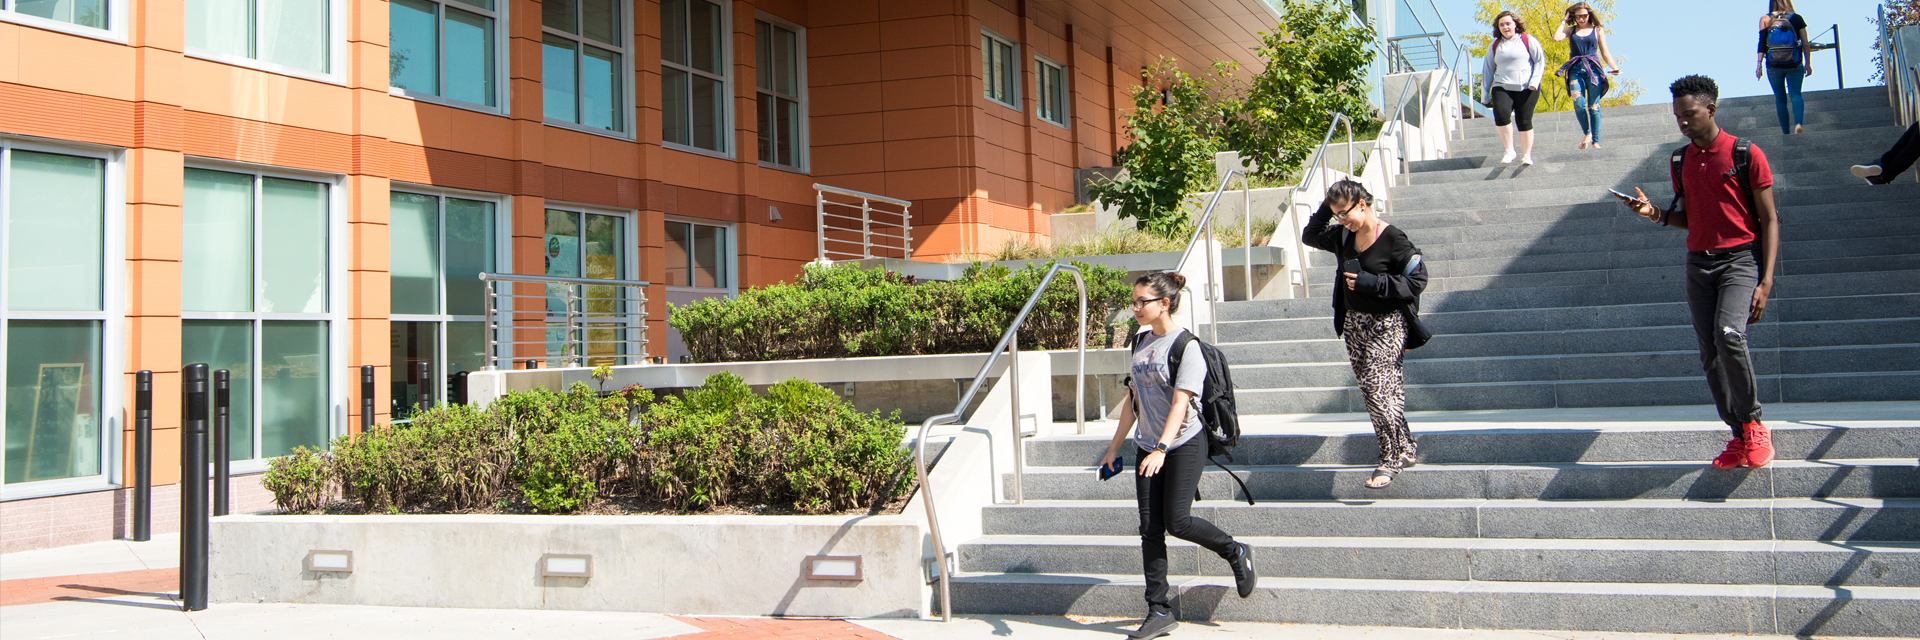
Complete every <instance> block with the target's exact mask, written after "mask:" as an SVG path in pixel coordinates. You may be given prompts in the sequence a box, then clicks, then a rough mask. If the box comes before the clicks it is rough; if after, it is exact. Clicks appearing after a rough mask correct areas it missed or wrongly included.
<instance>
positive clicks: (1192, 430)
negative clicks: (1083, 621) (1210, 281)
mask: <svg viewBox="0 0 1920 640" xmlns="http://www.w3.org/2000/svg"><path fill="white" fill-rule="evenodd" d="M1186 286H1187V278H1186V276H1183V275H1180V274H1177V273H1165V272H1159V271H1156V272H1153V273H1149V274H1147V275H1144V276H1140V279H1139V280H1136V281H1134V283H1133V319H1134V321H1135V322H1138V323H1140V326H1142V327H1149V328H1151V330H1150V331H1141V332H1140V333H1138V334H1136V335H1134V337H1133V339H1132V342H1131V343H1130V344H1131V345H1132V346H1133V360H1132V362H1131V365H1130V367H1129V371H1130V373H1131V375H1130V376H1129V377H1128V378H1127V392H1128V393H1129V394H1130V397H1129V398H1128V401H1127V403H1126V404H1123V405H1121V407H1120V425H1119V427H1118V428H1116V429H1114V431H1113V441H1112V442H1111V443H1109V444H1108V445H1107V452H1106V454H1105V455H1102V456H1101V457H1100V466H1102V467H1108V468H1112V467H1115V466H1118V465H1117V463H1118V462H1119V461H1120V458H1121V446H1122V445H1123V444H1124V443H1126V442H1128V440H1129V439H1128V438H1127V433H1128V432H1130V431H1131V432H1133V438H1132V439H1131V440H1132V442H1133V447H1132V449H1133V450H1134V451H1133V453H1134V460H1135V462H1134V467H1135V470H1134V475H1133V491H1134V496H1135V497H1136V498H1137V499H1138V500H1139V502H1140V556H1141V561H1142V564H1143V565H1145V573H1146V583H1147V617H1146V620H1145V621H1144V622H1141V623H1140V628H1139V629H1138V630H1136V631H1134V632H1133V633H1132V634H1130V637H1132V638H1135V639H1144V638H1158V637H1160V636H1163V635H1166V634H1168V633H1170V632H1172V631H1173V629H1174V627H1178V626H1180V625H1179V623H1177V622H1175V621H1174V619H1173V600H1172V598H1171V597H1169V596H1168V594H1167V536H1168V535H1172V536H1173V537H1175V538H1179V539H1181V540H1185V541H1187V542H1191V543H1194V544H1197V545H1200V546H1201V547H1202V548H1204V549H1206V550H1208V551H1211V552H1213V553H1215V554H1217V555H1219V556H1220V559H1222V560H1226V561H1227V563H1229V564H1231V565H1233V579H1234V583H1235V586H1236V587H1237V588H1238V589H1239V593H1240V597H1242V598H1245V597H1248V596H1250V595H1253V589H1254V587H1255V586H1256V585H1257V584H1258V582H1259V576H1257V575H1255V574H1254V571H1253V547H1252V546H1250V545H1248V544H1245V543H1242V542H1235V541H1234V539H1233V536H1230V535H1227V532H1225V531H1221V530H1220V528H1219V527H1216V526H1213V524H1212V523H1209V522H1207V521H1206V520H1202V519H1200V518H1196V517H1194V516H1193V515H1192V510H1193V498H1194V495H1195V494H1196V491H1197V490H1198V488H1199V486H1200V472H1201V471H1202V470H1203V469H1204V468H1205V467H1206V465H1207V439H1206V437H1205V436H1203V435H1201V434H1202V433H1204V432H1205V429H1206V428H1205V427H1204V426H1202V425H1201V424H1200V400H1199V397H1200V391H1201V388H1202V386H1203V384H1204V383H1205V382H1206V379H1207V359H1206V357H1205V356H1203V355H1201V353H1200V344H1199V342H1198V341H1197V340H1188V341H1187V344H1186V346H1185V348H1184V350H1183V352H1182V353H1181V356H1180V369H1179V370H1178V371H1172V370H1169V368H1168V360H1169V358H1168V357H1167V356H1168V352H1169V351H1170V350H1172V348H1173V345H1175V344H1177V343H1178V339H1179V337H1180V333H1181V332H1183V331H1186V330H1185V329H1182V328H1180V325H1177V324H1174V322H1173V312H1175V311H1178V310H1179V309H1180V291H1181V290H1182V289H1185V288H1186ZM1136 419H1137V420H1138V422H1137V423H1136ZM1136 424H1138V426H1139V429H1138V430H1134V426H1135V425H1136Z"/></svg>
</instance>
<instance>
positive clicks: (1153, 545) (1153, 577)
mask: <svg viewBox="0 0 1920 640" xmlns="http://www.w3.org/2000/svg"><path fill="white" fill-rule="evenodd" d="M1134 449H1135V451H1134V453H1135V457H1134V464H1133V466H1134V474H1133V491H1134V494H1135V496H1137V497H1138V498H1139V500H1140V557H1141V560H1142V561H1143V562H1144V564H1145V565H1146V577H1147V606H1148V607H1149V608H1151V609H1152V610H1153V611H1159V612H1162V613H1166V612H1170V611H1172V610H1173V603H1172V600H1171V599H1169V598H1168V597H1167V536H1168V535H1169V534H1171V535H1172V536H1173V537H1175V538H1179V539H1181V540H1185V541H1187V542H1191V543H1194V544H1197V545H1200V546H1201V547H1204V548H1205V549H1206V550H1208V551H1212V552H1214V553H1216V554H1219V556H1220V557H1221V558H1231V557H1232V556H1233V554H1235V553H1237V551H1238V549H1236V548H1235V547H1234V544H1233V536H1230V535H1227V532H1225V531H1221V530H1220V528H1219V527H1215V526H1213V523H1211V522H1207V521H1206V520H1202V519H1200V518H1195V517H1193V515H1192V510H1193V498H1194V496H1195V495H1196V494H1195V490H1197V489H1198V488H1199V487H1200V472H1201V471H1204V470H1205V469H1206V466H1207V436H1206V434H1204V433H1203V434H1200V435H1198V436H1195V437H1194V438H1193V439H1192V440H1188V441H1187V443H1186V444H1183V445H1180V446H1178V447H1174V449H1173V450H1172V451H1169V452H1167V459H1166V460H1165V461H1164V464H1161V465H1160V472H1159V473H1156V474H1154V476H1153V477H1151V478H1149V477H1146V476H1143V475H1140V460H1141V459H1143V458H1145V457H1147V452H1145V451H1140V450H1139V448H1138V447H1135V448H1134Z"/></svg>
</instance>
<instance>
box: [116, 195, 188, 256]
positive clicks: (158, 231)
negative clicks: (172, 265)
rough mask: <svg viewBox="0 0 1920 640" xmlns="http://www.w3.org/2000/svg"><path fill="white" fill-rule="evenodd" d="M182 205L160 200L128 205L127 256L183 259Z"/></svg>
mask: <svg viewBox="0 0 1920 640" xmlns="http://www.w3.org/2000/svg"><path fill="white" fill-rule="evenodd" d="M180 224H181V223H180V208H179V207H176V206H172V205H160V204H130V205H127V259H128V260H173V261H178V260H179V259H180Z"/></svg>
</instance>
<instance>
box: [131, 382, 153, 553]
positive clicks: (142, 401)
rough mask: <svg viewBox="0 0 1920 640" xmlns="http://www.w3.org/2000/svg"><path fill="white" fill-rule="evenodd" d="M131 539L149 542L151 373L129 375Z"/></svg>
mask: <svg viewBox="0 0 1920 640" xmlns="http://www.w3.org/2000/svg"><path fill="white" fill-rule="evenodd" d="M133 539H134V541H135V542H146V541H148V540H152V539H153V372H152V371H147V370H141V371H138V372H135V373H134V374H133Z"/></svg>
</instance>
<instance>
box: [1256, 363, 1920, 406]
mask: <svg viewBox="0 0 1920 640" xmlns="http://www.w3.org/2000/svg"><path fill="white" fill-rule="evenodd" d="M1234 377H1235V382H1236V383H1238V379H1239V373H1238V370H1236V372H1235V376H1234ZM1756 383H1757V387H1758V389H1757V390H1758V396H1757V397H1758V398H1759V400H1760V402H1761V403H1762V404H1763V405H1764V404H1774V403H1781V402H1883V401H1908V400H1920V371H1913V370H1908V371H1887V372H1865V373H1836V374H1791V375H1769V376H1758V377H1757V380H1756ZM1236 386H1238V387H1239V388H1238V389H1237V390H1236V391H1235V392H1234V393H1235V398H1236V400H1237V403H1238V404H1237V407H1238V409H1239V411H1240V413H1241V414H1242V415H1248V414H1296V413H1350V412H1358V411H1365V410H1366V403H1365V402H1364V400H1363V399H1362V397H1361V396H1360V392H1359V390H1358V389H1356V388H1355V387H1354V386H1353V384H1352V383H1351V382H1349V383H1347V384H1345V385H1339V386H1326V387H1288V388H1265V389H1256V388H1248V387H1246V386H1245V385H1238V384H1236ZM1406 393H1407V404H1406V406H1407V407H1408V408H1409V409H1412V410H1419V411H1484V410H1509V409H1551V408H1594V407H1670V406H1680V405H1710V404H1712V402H1713V398H1712V396H1710V395H1709V394H1708V392H1707V385H1706V383H1705V380H1704V378H1703V376H1702V375H1700V374H1699V372H1698V371H1697V370H1696V371H1695V372H1694V374H1693V375H1688V376H1684V377H1670V378H1651V377H1641V378H1633V379H1621V380H1599V379H1586V380H1562V381H1544V380H1529V381H1517V382H1479V383H1464V384H1419V383H1417V382H1412V381H1409V383H1408V384H1407V388H1406Z"/></svg>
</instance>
